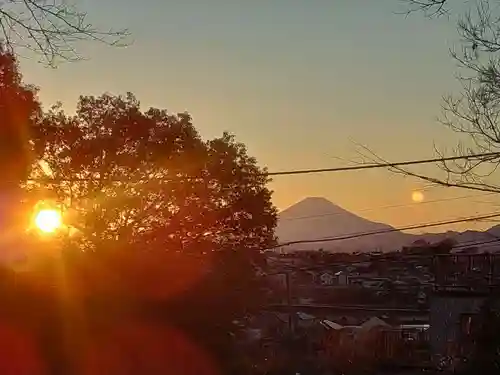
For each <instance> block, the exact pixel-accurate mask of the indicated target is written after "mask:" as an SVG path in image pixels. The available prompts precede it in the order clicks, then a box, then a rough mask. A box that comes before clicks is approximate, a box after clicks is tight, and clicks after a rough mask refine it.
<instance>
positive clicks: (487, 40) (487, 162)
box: [371, 0, 500, 193]
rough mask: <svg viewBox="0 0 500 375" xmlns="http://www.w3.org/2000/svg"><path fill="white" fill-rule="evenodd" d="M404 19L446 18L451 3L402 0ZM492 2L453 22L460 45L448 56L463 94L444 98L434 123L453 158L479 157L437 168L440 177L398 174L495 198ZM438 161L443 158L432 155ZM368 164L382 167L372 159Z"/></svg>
mask: <svg viewBox="0 0 500 375" xmlns="http://www.w3.org/2000/svg"><path fill="white" fill-rule="evenodd" d="M405 1H406V2H407V3H408V4H409V9H408V13H412V12H416V11H421V12H424V13H425V14H426V15H427V16H430V17H439V16H442V15H445V14H451V12H452V11H453V9H452V8H451V5H452V4H453V3H454V1H452V0H405ZM494 5H496V2H492V1H489V0H478V1H477V2H476V5H475V7H472V8H470V9H469V10H468V11H467V12H466V13H465V14H464V15H462V16H461V17H460V18H459V21H458V32H459V34H460V36H461V39H462V41H463V43H462V46H461V48H460V49H457V50H455V51H453V52H452V57H453V59H454V60H455V61H456V62H457V63H458V66H459V68H460V73H459V75H458V79H459V80H460V82H461V84H462V87H463V92H462V94H461V95H458V96H457V95H449V96H447V97H445V98H444V103H443V115H442V116H441V118H440V122H441V123H442V124H443V125H444V126H446V127H448V128H449V129H451V130H452V131H453V132H455V133H457V135H458V138H459V141H458V145H457V147H456V148H455V149H454V150H453V153H454V154H455V155H456V156H466V157H467V156H468V155H476V154H483V155H484V156H479V157H468V158H466V159H464V160H460V161H452V162H446V161H444V162H442V163H441V165H440V166H441V169H442V170H443V171H444V172H445V175H444V177H442V176H429V175H423V174H419V173H415V172H412V171H409V170H408V169H404V168H399V167H397V168H391V170H393V171H394V172H397V173H402V174H405V175H410V176H413V177H417V178H419V179H422V180H425V181H428V182H430V183H432V184H438V185H442V186H448V187H459V188H465V189H470V190H479V191H487V192H493V193H499V192H500V185H499V184H498V182H497V180H498V179H497V178H496V176H495V172H496V170H497V168H498V165H499V163H500V124H499V115H500V59H499V57H500V56H499V55H498V54H499V52H500V17H499V16H500V14H499V13H498V8H497V7H496V6H494ZM436 152H437V153H438V154H439V156H440V157H444V153H443V152H441V151H436ZM371 158H372V160H373V159H374V160H376V161H379V162H382V161H384V160H383V159H382V158H380V157H379V156H377V155H375V154H373V153H372V155H371Z"/></svg>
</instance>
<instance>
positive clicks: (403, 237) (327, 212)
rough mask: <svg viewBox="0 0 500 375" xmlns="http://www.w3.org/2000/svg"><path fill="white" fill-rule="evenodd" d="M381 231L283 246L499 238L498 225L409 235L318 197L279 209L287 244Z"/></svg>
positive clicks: (279, 231)
mask: <svg viewBox="0 0 500 375" xmlns="http://www.w3.org/2000/svg"><path fill="white" fill-rule="evenodd" d="M380 231H388V233H383V234H377V235H370V236H364V237H358V238H355V239H346V240H339V241H331V242H327V241H325V242H315V243H298V244H292V245H288V246H284V247H282V249H283V250H314V249H320V248H321V249H323V250H325V251H330V252H355V251H358V252H368V251H383V252H387V251H394V250H399V249H401V248H402V247H403V246H408V245H411V244H412V243H414V242H415V241H419V242H422V241H425V242H428V243H436V242H439V241H442V240H444V239H445V238H452V239H454V240H455V241H456V242H457V243H459V244H460V245H461V247H462V248H464V247H467V244H474V243H476V242H488V241H492V240H494V239H495V237H500V225H497V226H494V227H492V228H490V229H489V230H487V231H485V232H480V231H471V230H468V231H465V232H462V233H460V232H453V231H448V232H445V233H429V234H422V235H412V234H408V233H403V232H399V231H394V228H393V227H391V226H390V225H387V224H383V223H377V222H373V221H370V220H368V219H365V218H362V217H360V216H358V215H355V214H353V213H352V212H349V211H347V210H345V209H343V208H341V207H339V206H337V205H335V204H334V203H332V202H330V201H329V200H327V199H325V198H321V197H310V198H305V199H304V200H302V201H300V202H298V203H296V204H294V205H293V206H291V207H289V208H287V209H286V210H284V211H282V212H280V214H279V217H278V226H277V228H276V235H277V237H278V239H279V242H280V243H288V242H295V241H307V240H318V239H325V238H332V237H341V236H348V235H352V234H354V233H367V232H380ZM499 247H500V243H499V244H495V243H494V244H485V245H482V248H483V249H488V251H492V250H495V249H497V248H499Z"/></svg>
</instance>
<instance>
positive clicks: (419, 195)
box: [411, 190, 425, 203]
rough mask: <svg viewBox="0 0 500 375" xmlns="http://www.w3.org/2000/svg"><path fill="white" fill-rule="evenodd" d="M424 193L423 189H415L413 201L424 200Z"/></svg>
mask: <svg viewBox="0 0 500 375" xmlns="http://www.w3.org/2000/svg"><path fill="white" fill-rule="evenodd" d="M424 198H425V197H424V193H422V192H421V191H418V190H416V191H414V192H413V193H411V200H412V201H413V202H417V203H418V202H422V201H423V200H424Z"/></svg>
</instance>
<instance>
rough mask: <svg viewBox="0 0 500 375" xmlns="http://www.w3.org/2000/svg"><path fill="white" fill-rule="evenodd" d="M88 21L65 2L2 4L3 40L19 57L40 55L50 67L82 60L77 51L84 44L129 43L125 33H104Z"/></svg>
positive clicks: (10, 0) (31, 0)
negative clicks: (26, 52)
mask: <svg viewBox="0 0 500 375" xmlns="http://www.w3.org/2000/svg"><path fill="white" fill-rule="evenodd" d="M87 18H88V17H87V13H85V12H83V11H79V10H78V9H77V8H76V7H75V6H73V5H69V4H68V3H66V2H65V0H5V1H3V2H2V3H1V4H0V40H1V42H2V43H3V45H4V46H5V47H6V48H8V49H9V50H10V51H11V52H15V53H16V54H19V52H20V50H23V49H24V50H29V51H32V52H35V53H37V54H38V55H40V57H41V62H43V63H45V64H47V65H49V66H56V65H57V64H58V63H59V62H64V61H76V60H80V59H82V58H83V57H82V56H81V55H80V54H79V53H78V51H77V44H78V43H79V42H81V41H96V42H99V43H104V44H107V45H110V46H126V45H127V44H128V41H127V38H128V37H129V34H128V32H127V31H126V30H107V31H103V30H100V29H98V28H95V27H94V26H93V25H92V24H91V23H89V22H88V20H87Z"/></svg>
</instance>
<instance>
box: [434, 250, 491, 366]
mask: <svg viewBox="0 0 500 375" xmlns="http://www.w3.org/2000/svg"><path fill="white" fill-rule="evenodd" d="M499 261H500V257H499V256H498V255H489V256H488V257H486V258H485V256H484V255H475V254H474V255H469V254H467V255H464V254H461V255H447V256H440V257H439V259H437V262H436V264H435V273H436V284H435V287H434V291H433V293H432V294H431V296H430V298H429V304H430V306H429V307H430V319H429V320H430V328H429V340H430V347H431V352H432V359H433V362H434V363H435V364H438V363H440V362H441V360H442V359H443V358H445V357H447V358H459V357H464V356H466V351H467V352H470V349H471V348H470V345H471V342H472V340H473V336H474V334H475V330H476V328H477V327H478V325H480V324H481V314H480V312H481V309H482V307H483V306H484V304H485V303H486V302H488V303H490V304H492V306H494V307H495V308H499V307H500V306H499V305H500V282H499V281H498V280H499V278H498V277H495V273H500V268H498V267H495V265H497V266H498V264H499V263H498V262H499ZM478 275H481V277H478ZM466 346H467V350H466V351H465V347H466Z"/></svg>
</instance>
